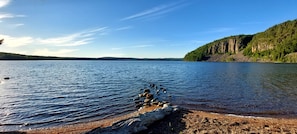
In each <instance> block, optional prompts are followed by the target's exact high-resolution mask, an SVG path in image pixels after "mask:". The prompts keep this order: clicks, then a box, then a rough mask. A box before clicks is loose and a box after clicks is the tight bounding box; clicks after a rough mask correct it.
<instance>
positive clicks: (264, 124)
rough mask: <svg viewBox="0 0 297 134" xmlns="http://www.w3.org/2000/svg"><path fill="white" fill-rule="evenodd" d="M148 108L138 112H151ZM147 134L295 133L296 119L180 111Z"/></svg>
mask: <svg viewBox="0 0 297 134" xmlns="http://www.w3.org/2000/svg"><path fill="white" fill-rule="evenodd" d="M154 109H156V107H151V108H148V109H144V110H142V111H140V113H141V112H142V113H143V112H146V111H150V110H154ZM138 113H139V112H134V113H130V114H127V115H124V116H120V117H116V118H112V119H106V120H102V121H96V122H90V123H83V124H78V125H69V126H63V127H56V128H47V129H39V130H29V131H26V133H29V134H35V133H47V134H58V133H72V134H75V133H84V132H87V131H90V130H92V129H94V128H97V127H106V126H110V125H111V124H112V123H113V122H115V121H119V120H123V119H127V118H129V117H132V116H135V115H137V114H138ZM140 133H141V134H142V133H144V134H145V133H147V134H175V133H176V134H180V133H182V134H195V133H210V134H212V133H214V134H215V133H218V134H221V133H230V134H231V133H234V134H235V133H236V134H237V133H240V134H241V133H247V134H252V133H255V134H257V133H260V134H262V133H263V134H266V133H285V134H297V119H281V118H259V117H248V116H234V115H225V114H215V113H209V112H202V111H195V110H186V109H181V110H179V111H177V112H175V113H172V114H171V115H169V116H167V117H165V118H164V119H163V120H161V121H158V122H156V123H154V124H153V125H151V126H150V127H149V129H148V130H146V131H143V132H140Z"/></svg>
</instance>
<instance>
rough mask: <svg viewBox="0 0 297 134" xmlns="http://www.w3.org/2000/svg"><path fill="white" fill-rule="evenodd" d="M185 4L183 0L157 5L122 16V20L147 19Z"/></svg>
mask: <svg viewBox="0 0 297 134" xmlns="http://www.w3.org/2000/svg"><path fill="white" fill-rule="evenodd" d="M185 5H186V4H185V3H183V2H182V1H179V2H174V3H170V4H166V5H160V6H156V7H153V8H151V9H148V10H145V11H142V12H139V13H136V14H133V15H130V16H128V17H125V18H122V19H121V21H126V20H134V19H146V18H150V17H153V16H161V15H163V14H166V13H169V12H172V11H174V10H177V9H179V8H181V7H183V6H185Z"/></svg>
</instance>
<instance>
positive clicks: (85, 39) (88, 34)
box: [37, 27, 107, 46]
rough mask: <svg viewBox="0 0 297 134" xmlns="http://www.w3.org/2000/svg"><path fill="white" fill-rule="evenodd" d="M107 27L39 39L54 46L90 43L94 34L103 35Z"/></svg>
mask: <svg viewBox="0 0 297 134" xmlns="http://www.w3.org/2000/svg"><path fill="white" fill-rule="evenodd" d="M106 29H107V27H102V28H97V29H92V30H88V31H83V32H78V33H74V34H70V35H65V36H62V37H54V38H46V39H41V38H39V39H37V41H38V42H40V43H41V44H45V45H53V46H80V45H85V44H89V43H91V42H92V40H94V38H93V36H94V35H95V34H100V35H103V33H105V30H106Z"/></svg>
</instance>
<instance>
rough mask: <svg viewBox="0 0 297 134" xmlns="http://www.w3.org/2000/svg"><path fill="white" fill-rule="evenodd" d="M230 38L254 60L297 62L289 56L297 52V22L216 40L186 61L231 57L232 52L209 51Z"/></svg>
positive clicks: (191, 54) (186, 58)
mask: <svg viewBox="0 0 297 134" xmlns="http://www.w3.org/2000/svg"><path fill="white" fill-rule="evenodd" d="M230 38H232V39H236V41H241V43H242V44H243V45H242V47H241V48H240V49H239V50H240V51H242V50H243V54H244V56H248V57H250V58H251V59H252V60H255V61H256V60H257V59H264V60H267V61H276V62H296V61H297V59H294V58H297V56H296V55H294V56H292V55H290V56H287V55H289V54H291V53H295V52H297V20H292V21H286V22H284V23H281V24H278V25H275V26H273V27H271V28H269V29H267V30H266V31H264V32H260V33H257V34H255V35H238V36H230V37H225V38H223V39H220V40H215V41H213V42H211V43H208V44H206V45H204V46H202V47H199V48H197V49H196V50H194V51H192V52H190V53H188V54H187V55H186V56H185V57H184V60H186V61H200V60H205V59H207V57H209V56H210V55H212V54H225V53H227V54H229V55H231V54H232V53H230V52H223V53H211V52H210V51H209V49H210V48H211V47H212V46H214V45H216V44H218V43H220V42H226V41H228V40H229V39H230ZM229 60H232V59H229Z"/></svg>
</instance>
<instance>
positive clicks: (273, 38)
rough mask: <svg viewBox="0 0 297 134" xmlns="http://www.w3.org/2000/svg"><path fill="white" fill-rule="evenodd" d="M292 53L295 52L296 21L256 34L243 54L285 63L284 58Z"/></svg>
mask: <svg viewBox="0 0 297 134" xmlns="http://www.w3.org/2000/svg"><path fill="white" fill-rule="evenodd" d="M253 47H254V52H252V50H253ZM257 48H261V49H260V50H259V49H257ZM293 52H297V20H293V21H287V22H284V23H282V24H278V25H275V26H273V27H271V28H269V29H268V30H266V31H265V32H261V33H258V34H256V35H255V36H254V38H253V39H252V40H251V42H249V43H248V46H247V47H246V48H245V49H244V52H243V53H244V55H246V56H250V57H256V58H263V57H268V58H269V59H270V60H271V61H278V62H286V59H285V56H286V55H287V54H290V53H293Z"/></svg>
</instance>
